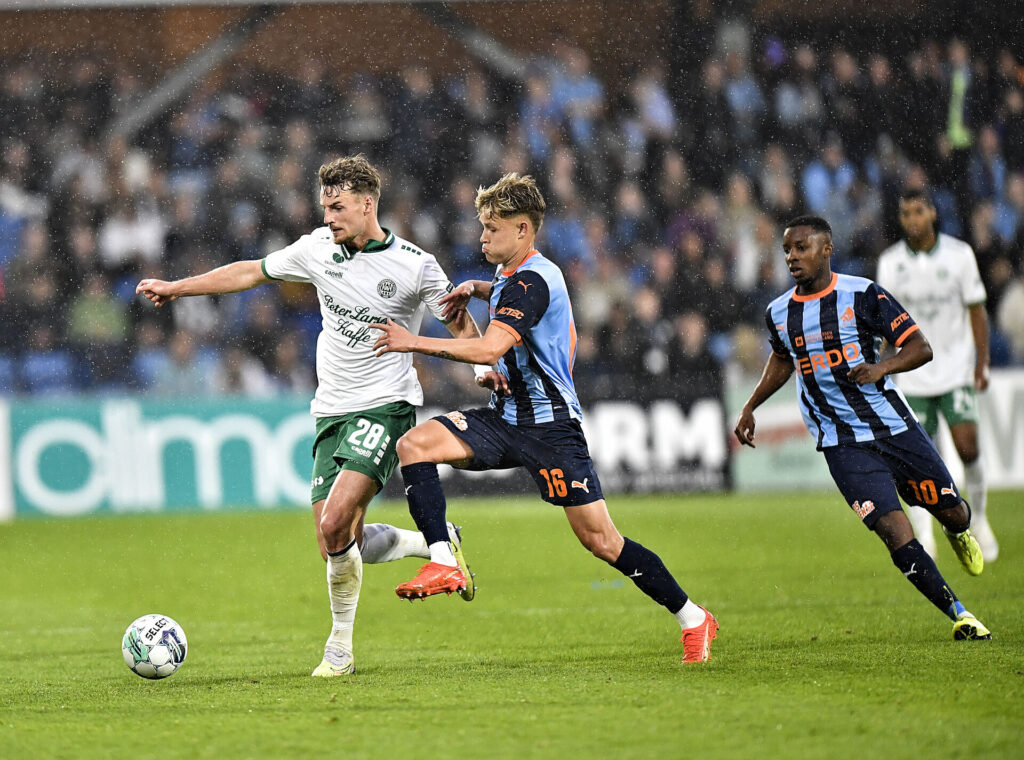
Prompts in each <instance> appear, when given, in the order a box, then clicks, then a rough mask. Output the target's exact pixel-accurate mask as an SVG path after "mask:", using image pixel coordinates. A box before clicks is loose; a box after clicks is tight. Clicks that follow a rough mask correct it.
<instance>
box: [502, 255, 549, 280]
mask: <svg viewBox="0 0 1024 760" xmlns="http://www.w3.org/2000/svg"><path fill="white" fill-rule="evenodd" d="M538 253H540V251H538V250H537V249H536V248H531V249H530V252H529V253H528V254H526V258H525V259H523V260H522V261H520V262H519V264H518V265H517V266H516V267H515V268H514V269H502V270H501V273H502V275H504V276H505V277H511V276H512V275H514V274H515V273H516V270H517V269H519V267H521V266H522V265H523V264H525V263H526V262H527V261H529V260H530V259H531V258H532V257H533V256H534V255H535V254H538Z"/></svg>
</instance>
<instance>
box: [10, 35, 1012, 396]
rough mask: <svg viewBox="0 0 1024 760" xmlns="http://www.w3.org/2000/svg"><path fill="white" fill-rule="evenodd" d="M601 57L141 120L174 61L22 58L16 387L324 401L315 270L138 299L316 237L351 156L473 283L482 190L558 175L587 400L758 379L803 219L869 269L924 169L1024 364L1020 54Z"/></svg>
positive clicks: (223, 77) (14, 265) (13, 160)
mask: <svg viewBox="0 0 1024 760" xmlns="http://www.w3.org/2000/svg"><path fill="white" fill-rule="evenodd" d="M597 71H598V68H597V67H595V66H594V64H593V61H592V60H591V58H590V56H589V55H588V53H587V52H586V51H585V50H583V49H581V48H580V47H577V46H575V45H573V44H571V43H569V42H565V43H563V44H560V45H558V46H556V48H555V52H554V54H553V56H552V57H551V58H550V59H547V60H537V61H535V62H534V63H533V64H532V65H531V66H530V68H529V71H528V73H527V75H526V76H525V77H524V78H523V80H522V81H518V80H509V79H505V78H503V77H501V76H498V75H496V74H494V73H493V72H491V71H489V70H488V69H487V68H485V67H483V66H480V65H472V64H470V63H469V62H467V66H466V68H465V69H463V70H461V71H460V72H459V73H457V74H456V75H454V76H450V77H438V76H436V75H434V74H432V73H431V72H430V71H429V70H428V69H426V68H424V67H422V66H410V67H408V68H406V69H404V70H402V71H400V72H399V73H397V74H395V75H393V76H391V75H389V76H376V75H371V74H369V73H365V72H358V71H356V72H353V71H351V70H349V69H348V68H345V69H344V71H343V73H342V71H341V69H336V68H334V67H332V66H331V65H329V64H328V63H327V62H324V61H318V60H314V59H306V60H304V61H303V62H302V64H301V69H300V72H299V74H298V75H297V76H295V77H289V76H285V75H283V74H281V73H277V72H273V71H267V70H259V69H258V68H253V67H252V66H248V65H246V66H242V65H237V66H227V67H225V68H224V69H223V71H222V72H220V73H218V75H216V76H211V77H209V78H208V79H207V80H205V81H204V82H202V83H201V84H199V85H197V86H195V87H193V88H192V89H190V90H189V92H188V93H187V95H186V96H185V97H184V99H183V100H181V101H180V102H178V103H176V104H175V105H174V106H172V107H171V108H170V109H169V110H168V111H167V112H165V113H163V114H161V115H160V116H159V117H158V118H155V119H153V120H152V122H151V123H149V124H147V125H145V126H144V127H143V128H141V129H140V130H137V131H131V132H130V133H129V134H128V135H127V136H126V135H125V134H124V133H123V131H122V130H121V129H120V127H119V125H121V124H124V123H126V122H125V121H123V120H124V119H125V117H126V116H127V115H129V114H131V113H132V112H133V109H134V108H136V107H137V105H138V104H139V103H140V102H141V101H142V100H143V98H144V97H145V95H146V94H147V92H148V91H149V88H150V87H151V86H152V85H153V84H155V82H156V81H157V77H155V76H154V77H153V78H151V79H150V78H147V77H146V76H145V75H144V74H142V73H140V72H138V71H133V70H131V69H129V68H127V67H124V66H122V65H119V64H117V63H116V62H114V63H108V62H107V61H105V60H102V59H100V58H99V57H89V56H87V55H85V56H80V57H76V58H74V59H67V58H66V57H61V58H57V57H54V58H46V57H43V58H41V57H39V56H33V57H27V58H22V59H18V60H9V61H6V62H5V64H4V66H3V73H2V82H0V148H2V155H0V324H2V325H3V330H2V331H0V393H3V394H12V393H24V394H46V393H64V392H79V391H84V392H96V393H120V392H124V391H131V392H143V393H153V394H165V395H167V394H170V395H174V394H178V395H181V394H186V395H198V394H208V393H224V394H245V395H251V396H267V395H273V394H278V393H299V394H309V393H310V392H311V391H312V389H313V387H314V383H315V375H314V369H313V366H314V362H313V349H314V343H315V338H316V334H317V332H318V330H319V324H320V316H319V309H318V304H317V299H316V296H315V293H314V292H313V291H312V289H311V288H310V287H308V286H303V285H295V284H287V283H286V284H283V285H268V286H265V287H262V288H257V289H255V290H253V291H248V292H246V293H242V294H233V295H227V296H222V297H219V298H214V297H205V298H190V299H183V300H180V301H176V302H174V303H173V304H171V305H170V306H169V307H167V308H163V309H159V310H157V309H153V308H152V307H151V306H150V305H149V304H148V303H146V302H144V301H142V300H141V299H139V298H138V297H136V296H135V292H134V288H135V284H136V283H137V282H138V281H139V280H140V279H141V278H143V277H160V278H164V279H170V278H178V277H183V276H187V275H190V274H196V273H199V272H202V271H205V270H207V269H210V268H212V267H215V266H218V265H220V264H224V263H227V262H230V261H233V260H236V259H255V258H260V257H262V256H264V255H265V254H267V253H268V252H270V251H273V250H276V249H278V248H280V247H283V246H284V245H286V244H288V243H290V242H291V241H293V240H295V239H297V238H298V237H299V236H301V235H303V234H305V233H306V232H308V231H310V230H311V229H312V228H314V227H317V226H319V225H320V224H321V223H322V221H321V217H320V211H319V208H318V205H317V187H316V170H317V168H318V167H319V165H320V164H321V163H323V162H324V161H325V160H329V159H330V158H332V157H334V156H337V155H342V154H351V153H356V152H362V153H364V154H366V156H367V157H368V158H369V159H370V160H371V161H373V162H374V163H376V164H377V165H379V166H380V167H381V168H382V169H383V172H384V188H383V197H382V200H381V221H382V224H383V225H384V226H385V227H388V228H389V229H391V230H392V231H393V232H395V233H396V234H398V235H401V236H404V237H407V238H409V239H411V240H412V241H414V242H415V243H417V244H418V245H420V246H421V247H423V248H424V249H426V250H428V251H431V252H433V253H435V254H436V255H437V257H438V259H439V260H440V262H441V263H442V265H443V266H444V267H445V268H446V270H447V271H448V273H449V276H450V277H451V279H452V280H453V281H454V282H459V281H461V280H463V279H467V278H484V279H490V277H491V275H492V274H493V272H492V271H491V270H490V269H489V268H487V267H486V266H485V264H484V262H483V259H482V256H481V255H480V252H479V244H478V240H477V239H478V236H479V224H478V222H477V220H476V217H475V213H474V209H473V199H474V195H475V190H476V187H477V186H478V185H480V184H489V183H490V182H492V181H494V179H496V177H497V176H498V175H499V174H500V173H502V172H505V171H518V172H521V173H529V174H532V175H534V176H535V177H537V178H538V180H539V181H540V182H541V185H542V188H543V190H544V192H545V195H546V197H547V199H548V207H549V210H548V215H547V218H546V220H545V223H544V226H543V228H542V230H541V235H540V238H539V242H538V245H539V247H540V248H541V250H543V251H544V252H545V253H546V254H547V255H549V256H550V257H552V258H553V259H554V260H555V261H556V262H558V263H559V264H560V265H562V267H563V268H564V270H565V272H566V274H567V279H568V281H569V283H570V288H571V290H572V291H573V295H574V304H575V309H576V315H575V316H576V320H577V327H578V332H579V343H578V356H577V361H576V379H577V382H578V384H579V385H580V386H581V392H582V393H583V394H584V397H585V398H587V399H596V398H614V397H620V398H636V399H644V398H652V397H658V396H674V397H686V396H691V395H705V394H708V393H717V392H718V390H719V388H720V386H721V383H722V377H723V368H724V367H725V366H727V365H728V366H735V367H740V368H742V369H745V370H750V371H757V370H758V369H759V367H760V365H761V364H762V363H763V360H764V357H765V353H766V351H767V344H766V341H765V333H764V323H763V313H764V308H765V306H766V305H767V303H768V301H769V300H771V298H773V297H774V296H776V295H778V294H779V293H781V292H782V291H784V290H785V289H786V288H788V287H789V286H790V282H789V276H788V272H787V270H786V268H785V266H784V262H783V257H782V252H781V244H780V235H781V225H783V224H784V223H785V222H786V221H787V220H788V219H789V218H791V217H793V216H795V215H797V214H799V213H804V212H815V213H820V214H822V215H824V216H825V217H826V218H828V219H829V220H830V222H831V223H832V225H833V227H834V230H835V233H836V234H835V244H836V255H835V257H834V262H833V267H834V269H835V270H837V271H842V272H848V273H852V274H861V275H866V276H873V274H874V266H875V261H876V258H877V255H878V253H879V252H880V251H881V250H882V249H883V248H885V247H886V246H887V245H889V244H890V243H892V242H893V241H895V240H897V239H899V237H900V229H899V225H898V220H897V204H898V195H899V193H900V191H901V190H902V189H903V188H905V187H926V188H928V189H930V191H931V192H932V194H933V197H934V199H935V202H936V204H937V207H938V209H939V216H940V225H941V229H942V231H944V232H947V233H949V234H952V235H955V236H957V237H961V238H963V239H966V240H967V241H969V242H970V243H971V245H972V246H973V247H974V250H975V252H976V254H977V257H978V262H979V265H980V267H981V271H982V276H983V278H984V281H985V284H986V287H987V289H988V297H989V300H988V310H989V315H990V318H991V323H992V329H993V361H994V364H995V365H997V366H998V365H1006V364H1020V363H1024V279H1022V257H1024V68H1022V66H1021V64H1020V62H1019V61H1018V60H1016V59H1015V57H1014V55H1013V54H1012V53H1011V52H1010V51H1008V50H1002V51H998V52H997V53H996V54H994V55H985V56H982V55H978V54H975V53H974V52H972V50H971V47H970V41H960V40H941V41H940V40H932V39H928V40H924V41H922V42H921V43H920V44H918V45H917V46H916V47H910V48H908V49H905V50H898V51H896V50H892V49H888V48H887V49H884V50H875V51H873V52H866V53H865V52H854V50H852V49H850V48H844V47H843V46H842V44H841V43H831V42H830V43H828V44H827V45H815V44H811V43H809V42H805V41H801V40H797V39H782V38H780V37H777V36H774V35H773V34H771V33H770V31H765V30H752V29H751V28H749V27H746V26H743V25H731V26H726V27H723V28H722V29H721V30H720V33H719V35H718V37H717V41H716V42H715V43H714V44H712V45H710V48H709V52H708V54H707V57H706V58H705V59H704V60H703V63H702V65H701V66H700V68H699V70H695V71H691V72H686V73H685V74H682V73H678V74H676V75H672V73H671V72H670V71H669V67H668V65H667V63H666V62H665V61H662V60H659V59H657V58H656V57H652V58H650V59H648V60H647V61H646V62H645V63H644V64H643V65H641V66H638V67H637V68H636V69H635V70H634V71H632V72H630V73H629V75H628V76H624V77H622V78H621V80H620V81H617V82H616V85H615V86H612V85H611V84H610V83H609V82H606V81H603V80H602V77H601V76H599V74H598V73H597ZM484 314H485V312H484ZM425 329H427V330H429V331H431V332H435V334H443V330H439V329H438V327H437V326H436V325H434V326H428V327H426V328H425ZM417 361H419V360H417ZM419 366H420V367H421V373H420V374H421V378H422V379H423V381H424V385H425V387H426V392H427V397H428V399H430V400H431V401H432V402H436V403H444V402H445V401H446V400H448V399H449V398H452V397H454V396H457V395H459V394H462V393H464V392H467V391H468V390H469V389H470V388H471V375H472V373H471V371H470V370H469V369H468V368H465V367H459V366H454V365H451V366H449V365H448V364H446V363H444V362H441V361H440V360H438V361H433V360H424V361H422V362H420V364H419Z"/></svg>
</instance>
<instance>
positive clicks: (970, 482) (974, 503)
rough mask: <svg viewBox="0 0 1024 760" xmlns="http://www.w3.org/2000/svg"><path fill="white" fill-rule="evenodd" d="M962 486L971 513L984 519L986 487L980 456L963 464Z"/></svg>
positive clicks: (986, 496)
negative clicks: (965, 492)
mask: <svg viewBox="0 0 1024 760" xmlns="http://www.w3.org/2000/svg"><path fill="white" fill-rule="evenodd" d="M964 488H965V490H966V491H967V503H968V504H970V505H971V513H972V514H973V515H974V516H975V517H977V518H978V519H979V520H984V519H985V507H986V504H985V502H986V500H987V498H988V487H987V484H986V483H985V468H984V467H982V465H981V457H978V458H977V459H975V460H974V461H973V462H971V463H970V464H965V465H964Z"/></svg>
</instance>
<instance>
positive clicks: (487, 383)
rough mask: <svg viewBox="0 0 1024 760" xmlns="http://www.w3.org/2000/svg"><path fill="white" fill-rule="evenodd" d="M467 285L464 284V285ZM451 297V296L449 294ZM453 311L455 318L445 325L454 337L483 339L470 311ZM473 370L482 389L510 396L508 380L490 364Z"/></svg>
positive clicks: (478, 365) (478, 366) (477, 365)
mask: <svg viewBox="0 0 1024 760" xmlns="http://www.w3.org/2000/svg"><path fill="white" fill-rule="evenodd" d="M465 284H466V283H463V285H465ZM488 284H489V283H488ZM460 287H462V286H460ZM452 292H453V293H454V292H455V291H452ZM449 295H451V294H450V293H449ZM446 297H447V296H446ZM452 311H453V313H454V314H455V317H454V318H453V319H452V320H451V321H450V322H448V323H447V324H446V325H445V327H447V328H448V332H450V333H451V334H452V337H454V338H464V339H473V338H479V337H481V336H480V328H479V327H477V324H476V320H474V319H473V315H472V314H470V313H469V310H468V309H458V310H455V309H453V310H452ZM473 370H474V373H475V375H476V384H477V385H479V386H480V387H481V388H487V389H488V390H492V391H497V392H498V393H499V394H508V392H509V391H508V378H507V377H505V376H504V375H503V374H501V373H500V372H495V371H494V370H493V369H492V368H491V365H490V364H476V365H475V366H474V367H473Z"/></svg>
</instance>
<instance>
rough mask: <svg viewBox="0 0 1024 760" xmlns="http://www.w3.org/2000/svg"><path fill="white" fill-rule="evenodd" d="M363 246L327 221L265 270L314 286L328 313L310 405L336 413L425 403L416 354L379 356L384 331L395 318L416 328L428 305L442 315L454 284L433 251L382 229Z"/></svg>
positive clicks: (320, 412)
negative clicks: (341, 240)
mask: <svg viewBox="0 0 1024 760" xmlns="http://www.w3.org/2000/svg"><path fill="white" fill-rule="evenodd" d="M384 232H385V234H386V237H385V239H384V241H383V242H380V241H375V240H371V241H370V242H369V243H368V244H367V245H366V247H365V248H364V249H363V250H361V251H354V250H351V249H349V248H347V247H346V246H343V245H338V244H337V243H335V242H334V239H333V237H332V235H331V230H330V228H328V227H321V228H319V229H317V230H314V231H313V232H312V233H310V234H309V235H303V236H302V237H301V238H299V240H297V241H296V242H294V243H292V244H291V245H289V246H288V247H287V248H282V249H281V250H279V251H275V252H273V253H271V254H269V255H268V256H267V257H266V258H265V259H263V262H262V267H263V273H264V274H265V275H266V276H267V277H270V278H272V279H275V280H290V281H293V282H310V283H312V284H313V285H315V286H316V291H317V296H318V298H319V300H320V314H321V315H322V317H323V323H322V330H321V332H320V335H319V337H318V338H317V343H316V374H317V389H316V395H315V396H314V398H313V402H312V404H311V405H310V410H311V411H312V413H313V416H315V417H333V416H336V415H340V414H347V413H349V412H357V411H362V410H364V409H370V408H372V407H375V406H380V405H382V404H388V403H391V402H393V401H408V402H409V403H410V404H414V405H417V406H419V405H420V404H422V403H423V389H422V388H421V387H420V383H419V379H418V378H417V376H416V370H415V368H414V367H413V366H412V354H411V353H408V354H405V353H388V354H384V355H383V356H379V357H378V356H376V355H375V354H374V351H373V344H374V341H376V340H377V338H378V337H379V336H380V335H381V333H380V331H379V330H373V329H370V328H369V327H368V326H367V325H370V324H372V323H374V322H386V321H387V320H388V319H389V318H390V319H391V320H393V321H395V322H397V323H398V324H400V325H402V327H404V328H406V329H407V330H409V331H410V332H411V333H414V334H415V333H418V332H419V329H420V322H421V321H422V319H423V312H424V311H425V310H426V309H429V310H430V312H431V313H432V314H433V315H434V316H435V317H437V318H438V319H441V318H442V317H441V307H440V306H439V305H438V301H439V300H440V299H441V298H442V297H443V296H444V295H445V294H446V293H448V292H449V291H450V290H451V289H452V284H451V282H449V280H448V277H447V276H446V275H445V273H444V271H443V270H442V269H441V266H440V265H439V264H438V263H437V259H435V258H434V257H433V256H432V255H431V254H429V253H426V252H424V251H423V250H421V249H420V248H418V247H416V246H415V245H413V244H412V243H410V242H408V241H407V240H402V239H401V238H399V237H396V236H395V235H393V234H392V233H391V232H389V231H388V230H384Z"/></svg>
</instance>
